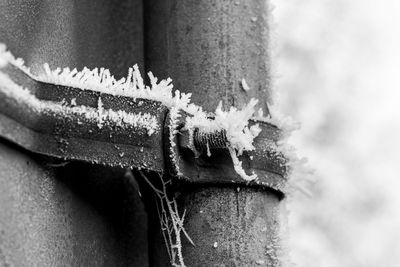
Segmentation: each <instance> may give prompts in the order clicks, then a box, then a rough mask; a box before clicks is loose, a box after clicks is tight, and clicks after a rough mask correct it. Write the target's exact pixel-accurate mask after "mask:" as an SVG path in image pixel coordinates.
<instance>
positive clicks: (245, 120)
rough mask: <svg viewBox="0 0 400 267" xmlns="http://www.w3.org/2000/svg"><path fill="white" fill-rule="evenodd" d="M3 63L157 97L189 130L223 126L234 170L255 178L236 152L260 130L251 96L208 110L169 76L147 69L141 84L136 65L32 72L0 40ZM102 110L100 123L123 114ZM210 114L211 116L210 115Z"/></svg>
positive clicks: (83, 85)
mask: <svg viewBox="0 0 400 267" xmlns="http://www.w3.org/2000/svg"><path fill="white" fill-rule="evenodd" d="M7 64H12V65H14V66H16V67H18V68H19V69H21V70H22V71H24V72H25V73H26V74H27V75H29V76H30V77H31V78H32V79H35V80H37V81H41V82H45V83H51V84H56V85H63V86H69V87H75V88H79V89H82V90H92V91H98V92H101V93H106V94H111V95H119V96H126V97H131V98H133V99H136V98H141V99H149V100H154V101H159V102H161V103H162V104H164V105H165V106H167V107H168V108H170V109H171V110H175V113H177V111H179V110H183V111H185V112H186V113H188V114H189V116H187V119H186V123H185V128H186V129H187V130H189V131H193V130H194V129H199V131H202V132H206V133H212V132H215V131H221V130H225V131H226V136H227V140H228V148H229V150H230V154H231V156H232V160H233V163H234V167H235V170H236V172H237V173H238V174H239V175H240V176H241V177H242V178H243V179H245V180H249V181H250V180H254V179H256V178H257V177H256V175H255V174H251V175H248V174H246V173H245V171H244V170H243V168H242V166H241V162H240V160H239V159H238V156H240V155H241V154H242V153H243V151H249V150H254V149H255V148H254V146H253V140H254V138H255V137H256V136H257V135H258V134H259V133H260V131H261V129H260V127H259V126H258V125H257V124H255V125H252V126H249V119H250V118H252V117H253V115H254V111H255V105H256V104H257V100H254V99H252V100H251V101H250V102H249V103H248V105H247V106H245V107H244V108H243V109H241V110H238V109H236V108H234V107H231V108H230V109H229V110H227V111H225V110H223V108H222V103H220V104H219V106H218V107H217V109H216V110H215V113H214V114H209V113H207V112H205V111H203V110H202V108H201V107H200V106H197V105H195V104H193V103H190V97H191V94H184V93H181V92H179V91H178V90H175V91H173V84H172V80H171V79H170V78H168V79H166V80H161V81H158V79H157V78H156V77H154V75H153V74H152V73H151V72H149V73H148V76H149V79H150V85H145V84H144V81H143V78H142V76H141V74H140V72H139V69H138V66H137V65H134V66H133V67H132V68H129V70H128V75H127V76H126V77H124V78H122V79H116V78H114V76H113V75H112V74H111V73H110V71H109V70H108V69H105V68H95V69H93V70H89V69H88V68H84V69H83V70H81V71H78V70H77V69H69V68H64V69H60V68H56V69H54V70H52V69H51V68H50V66H49V65H48V64H45V65H44V68H43V72H42V73H40V74H39V75H34V74H32V73H31V72H30V70H29V68H27V67H26V66H25V65H24V62H23V60H22V59H16V58H14V56H13V55H12V54H11V53H10V52H8V51H6V47H5V46H4V45H1V44H0V73H1V68H2V67H4V66H6V65H7ZM1 74H2V77H3V76H5V75H6V74H5V73H1ZM3 78H5V77H3ZM13 82H14V83H15V84H17V83H18V81H13ZM25 92H27V91H25ZM29 97H30V98H31V100H32V101H34V102H35V100H33V98H34V96H33V95H31V96H29ZM37 101H39V100H37V99H36V102H37ZM100 101H101V100H100ZM101 108H102V106H101V105H100V106H99V109H100V110H101ZM72 109H73V110H71V112H72V111H75V112H78V111H79V112H82V113H85V112H89V113H88V114H86V115H87V116H89V115H90V116H96V114H95V113H94V111H92V110H90V109H88V108H87V107H82V106H80V107H74V108H72ZM102 112H103V113H102V114H101V116H100V117H99V118H98V120H99V124H100V125H101V123H102V122H103V121H104V120H106V119H114V120H118V117H119V115H124V114H117V113H115V112H114V113H113V112H111V111H109V112H108V113H105V111H102ZM210 117H213V118H212V119H210ZM128 119H129V120H128ZM128 119H127V120H128V121H131V122H134V123H136V124H146V123H147V124H149V125H150V126H151V127H150V128H151V129H153V130H154V128H156V125H155V122H154V121H152V118H151V117H148V116H147V117H146V119H145V120H139V119H137V118H128ZM172 129H173V130H174V127H172ZM151 132H152V130H149V134H151Z"/></svg>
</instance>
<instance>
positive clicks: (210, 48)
mask: <svg viewBox="0 0 400 267" xmlns="http://www.w3.org/2000/svg"><path fill="white" fill-rule="evenodd" d="M268 10H269V6H268V1H264V0H246V1H234V0H225V1H216V0H214V1H208V0H201V1H179V0H169V1H164V0H150V1H145V15H144V17H145V62H146V68H147V69H148V70H151V71H152V72H153V73H154V74H155V75H156V76H157V77H160V78H166V77H171V78H172V79H173V81H174V85H175V88H176V89H179V90H181V91H183V92H191V93H192V94H193V96H192V100H193V102H194V103H196V104H199V105H201V106H203V107H204V109H205V110H207V111H214V110H215V108H216V106H217V105H218V102H219V101H221V100H222V101H223V104H224V106H225V107H230V106H235V107H239V108H240V107H242V106H243V105H244V104H245V103H247V102H248V101H249V100H250V98H252V97H255V98H258V99H259V100H260V102H259V104H258V105H259V107H262V108H263V109H264V111H265V112H267V111H268V109H267V104H266V101H267V100H268V99H269V98H270V74H269V69H270V65H269V54H268V45H269V36H268V33H269V25H268V20H269V13H268ZM242 79H245V80H246V82H247V84H248V85H249V87H250V88H251V89H250V90H243V88H242V84H241V81H242ZM198 175H201V173H200V172H199V174H198ZM214 178H215V180H216V181H218V179H219V177H214ZM179 193H180V197H179V200H178V201H179V204H180V205H181V207H182V209H186V211H187V215H186V223H185V228H186V230H187V232H188V233H189V235H190V236H191V238H192V239H193V241H194V243H195V245H196V246H192V245H190V244H189V243H188V242H187V243H184V246H183V256H184V259H185V262H186V265H187V266H259V265H261V266H279V264H280V263H279V259H278V251H277V249H276V247H277V243H279V236H278V232H279V221H278V215H279V205H280V199H281V196H282V195H281V194H279V193H277V192H276V191H274V190H268V189H265V188H264V189H261V188H257V187H255V188H254V187H237V186H235V184H231V185H226V184H225V185H224V184H220V185H218V186H216V185H211V184H208V185H207V184H203V185H201V186H200V185H197V186H196V185H194V186H193V185H192V186H186V187H184V189H183V190H180V192H179ZM152 245H153V253H154V254H153V261H154V263H153V264H154V266H168V265H169V260H168V255H167V254H166V252H165V248H164V244H163V242H162V237H161V236H160V233H158V234H157V233H156V234H155V237H154V240H153V244H152ZM163 250H164V252H162V251H163Z"/></svg>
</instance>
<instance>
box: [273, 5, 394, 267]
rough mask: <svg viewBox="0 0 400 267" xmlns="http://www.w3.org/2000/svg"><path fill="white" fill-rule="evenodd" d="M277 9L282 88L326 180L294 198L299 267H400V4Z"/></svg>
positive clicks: (305, 146)
mask: <svg viewBox="0 0 400 267" xmlns="http://www.w3.org/2000/svg"><path fill="white" fill-rule="evenodd" d="M272 4H273V5H274V7H275V8H274V10H273V15H274V24H275V26H274V33H273V36H272V38H273V40H274V41H273V42H274V47H273V53H274V64H275V65H274V73H275V76H276V77H275V85H274V87H275V90H277V91H278V94H279V95H280V101H278V102H279V103H280V106H281V110H283V111H284V113H286V114H289V115H290V116H292V117H293V118H295V119H296V120H297V121H300V122H301V124H302V128H301V130H299V131H297V132H295V133H294V134H293V136H292V139H291V143H293V144H295V146H296V147H297V148H298V151H299V154H301V155H303V156H306V157H308V159H309V162H310V165H311V166H312V167H313V168H315V170H316V178H317V183H316V184H315V185H314V186H313V187H312V193H313V196H312V197H311V198H310V197H307V196H304V195H302V194H299V193H297V194H294V195H293V196H292V197H291V198H290V202H289V209H290V216H289V226H290V246H291V256H292V261H293V262H294V263H296V265H297V266H299V267H305V266H307V267H313V266H315V267H325V266H326V267H337V266H341V267H344V266H350V267H358V266H360V267H361V266H362V267H364V266H366V267H369V266H374V267H376V266H385V267H386V266H390V267H391V266H393V267H394V266H400V175H399V171H398V166H399V165H400V108H399V102H400V86H399V83H400V1H397V0H381V1H372V0H352V1H344V0H336V1H328V0H309V1H300V0H292V1H278V0H273V1H272Z"/></svg>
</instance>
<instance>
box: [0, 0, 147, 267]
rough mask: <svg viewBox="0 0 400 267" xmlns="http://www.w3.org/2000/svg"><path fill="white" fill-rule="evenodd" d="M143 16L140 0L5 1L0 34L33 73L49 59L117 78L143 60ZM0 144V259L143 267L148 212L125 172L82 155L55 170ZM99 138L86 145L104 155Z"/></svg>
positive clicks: (3, 263)
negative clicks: (98, 69)
mask: <svg viewBox="0 0 400 267" xmlns="http://www.w3.org/2000/svg"><path fill="white" fill-rule="evenodd" d="M142 16H143V9H142V0H111V1H110V0H96V1H92V0H79V1H65V0H4V1H0V42H2V43H5V44H6V45H7V47H8V49H10V51H12V52H13V53H14V55H15V56H16V57H21V58H23V59H25V62H26V64H27V66H28V67H30V68H31V69H32V71H33V72H35V73H36V72H37V71H38V70H39V69H41V66H42V64H43V63H45V62H47V63H49V64H50V66H51V67H52V68H55V67H70V68H74V67H76V68H78V69H82V68H83V67H85V66H86V67H88V68H94V67H105V68H109V69H110V70H111V72H112V73H113V74H114V75H115V76H116V77H117V78H119V77H122V76H126V74H127V70H128V68H129V67H130V66H132V65H133V64H135V63H137V64H138V65H139V67H140V68H143V66H144V61H143V23H142V20H143V18H142ZM60 89H61V88H60ZM55 90H57V88H56V89H55ZM43 92H45V91H43ZM47 93H49V92H47ZM50 93H51V91H50ZM41 97H45V95H43V94H42V96H41ZM95 97H96V95H94V96H93V98H95ZM102 100H103V102H104V103H106V102H107V100H106V99H102ZM118 102H123V101H118ZM93 103H94V102H93ZM0 125H2V123H0ZM13 125H14V126H16V124H13ZM20 129H21V128H16V129H15V131H14V133H9V134H10V135H14V136H18V134H21V132H20ZM25 129H26V128H25ZM27 136H30V137H33V135H31V134H30V133H29V134H28V135H27ZM34 138H36V137H34ZM52 138H53V137H51V138H48V140H49V142H50V141H51V140H52ZM27 140H28V139H27ZM36 140H38V139H36ZM41 140H43V144H42V145H43V146H44V147H46V146H47V145H49V144H48V142H46V139H45V138H41ZM28 141H29V140H28ZM0 142H1V144H0V191H1V193H0V249H1V251H0V266H7V264H9V265H11V266H21V267H23V266H147V265H148V253H147V251H148V250H147V215H146V213H145V211H144V207H143V203H142V202H141V200H140V199H139V197H138V194H137V192H136V191H135V190H133V189H132V187H131V184H130V183H126V180H125V179H124V177H123V172H124V170H119V171H112V170H110V167H101V166H99V165H94V164H87V163H86V164H85V163H82V162H72V163H68V164H67V165H66V166H65V167H57V168H52V167H48V166H47V163H49V159H46V160H43V161H42V160H41V158H42V157H41V156H40V155H38V154H33V153H29V152H28V151H26V150H21V149H19V147H17V146H8V145H3V142H4V140H3V139H1V140H0ZM38 145H40V144H38ZM103 145H104V144H96V145H94V146H93V147H95V148H97V149H98V153H99V154H98V156H101V157H104V158H105V157H107V155H106V154H105V153H104V151H103V149H104V150H107V148H105V147H103ZM82 146H85V147H87V148H90V146H89V144H88V143H87V142H83V144H82ZM92 149H93V148H92ZM112 149H113V148H109V150H112ZM84 152H85V151H84ZM92 152H93V153H95V151H92ZM125 154H128V153H125ZM106 160H108V159H106ZM114 160H117V158H116V157H115V159H114ZM50 162H51V161H50ZM54 163H55V164H56V165H58V164H59V163H61V164H60V165H59V166H62V165H63V164H65V162H63V161H59V160H58V161H56V162H54ZM112 169H114V168H112ZM121 175H122V176H121Z"/></svg>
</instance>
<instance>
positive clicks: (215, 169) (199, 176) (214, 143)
mask: <svg viewBox="0 0 400 267" xmlns="http://www.w3.org/2000/svg"><path fill="white" fill-rule="evenodd" d="M186 116H188V115H187V114H182V116H181V117H180V124H179V125H178V127H177V130H178V134H176V135H175V136H174V140H173V143H175V144H176V146H172V147H169V151H171V153H172V154H173V155H170V157H169V158H170V164H171V165H173V166H175V168H174V169H172V175H174V176H177V177H179V178H180V179H184V180H186V181H188V182H190V183H196V184H214V185H216V184H231V185H245V186H261V187H268V188H271V189H274V190H276V191H279V192H284V191H285V190H284V188H285V184H286V173H287V164H286V163H287V161H286V159H285V157H284V156H283V154H282V153H280V152H278V151H277V142H278V140H279V139H280V137H281V135H282V132H281V130H279V129H278V128H277V127H276V126H274V125H272V124H269V123H266V122H261V121H250V125H251V124H255V123H258V124H259V125H260V127H261V129H262V131H261V132H260V134H259V135H258V136H257V137H256V138H255V140H254V144H255V147H256V149H255V150H254V151H245V152H244V153H243V155H241V156H240V157H239V160H240V161H241V162H242V167H243V169H244V170H245V172H246V173H249V174H251V173H255V174H256V175H257V179H255V180H254V181H250V182H248V181H246V180H244V179H243V178H241V177H240V175H239V174H238V173H237V172H236V171H235V170H234V166H233V162H232V158H231V156H230V154H229V151H228V149H227V147H228V145H229V142H228V140H227V138H226V134H225V131H221V132H215V133H212V134H202V133H200V132H198V131H197V130H194V132H193V133H190V132H189V131H188V130H186V129H185V128H184V121H185V117H186ZM168 129H169V127H168ZM207 150H210V151H209V152H211V155H207V154H208V153H207ZM167 151H168V150H167ZM170 170H171V169H170ZM215 177H218V179H215Z"/></svg>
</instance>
